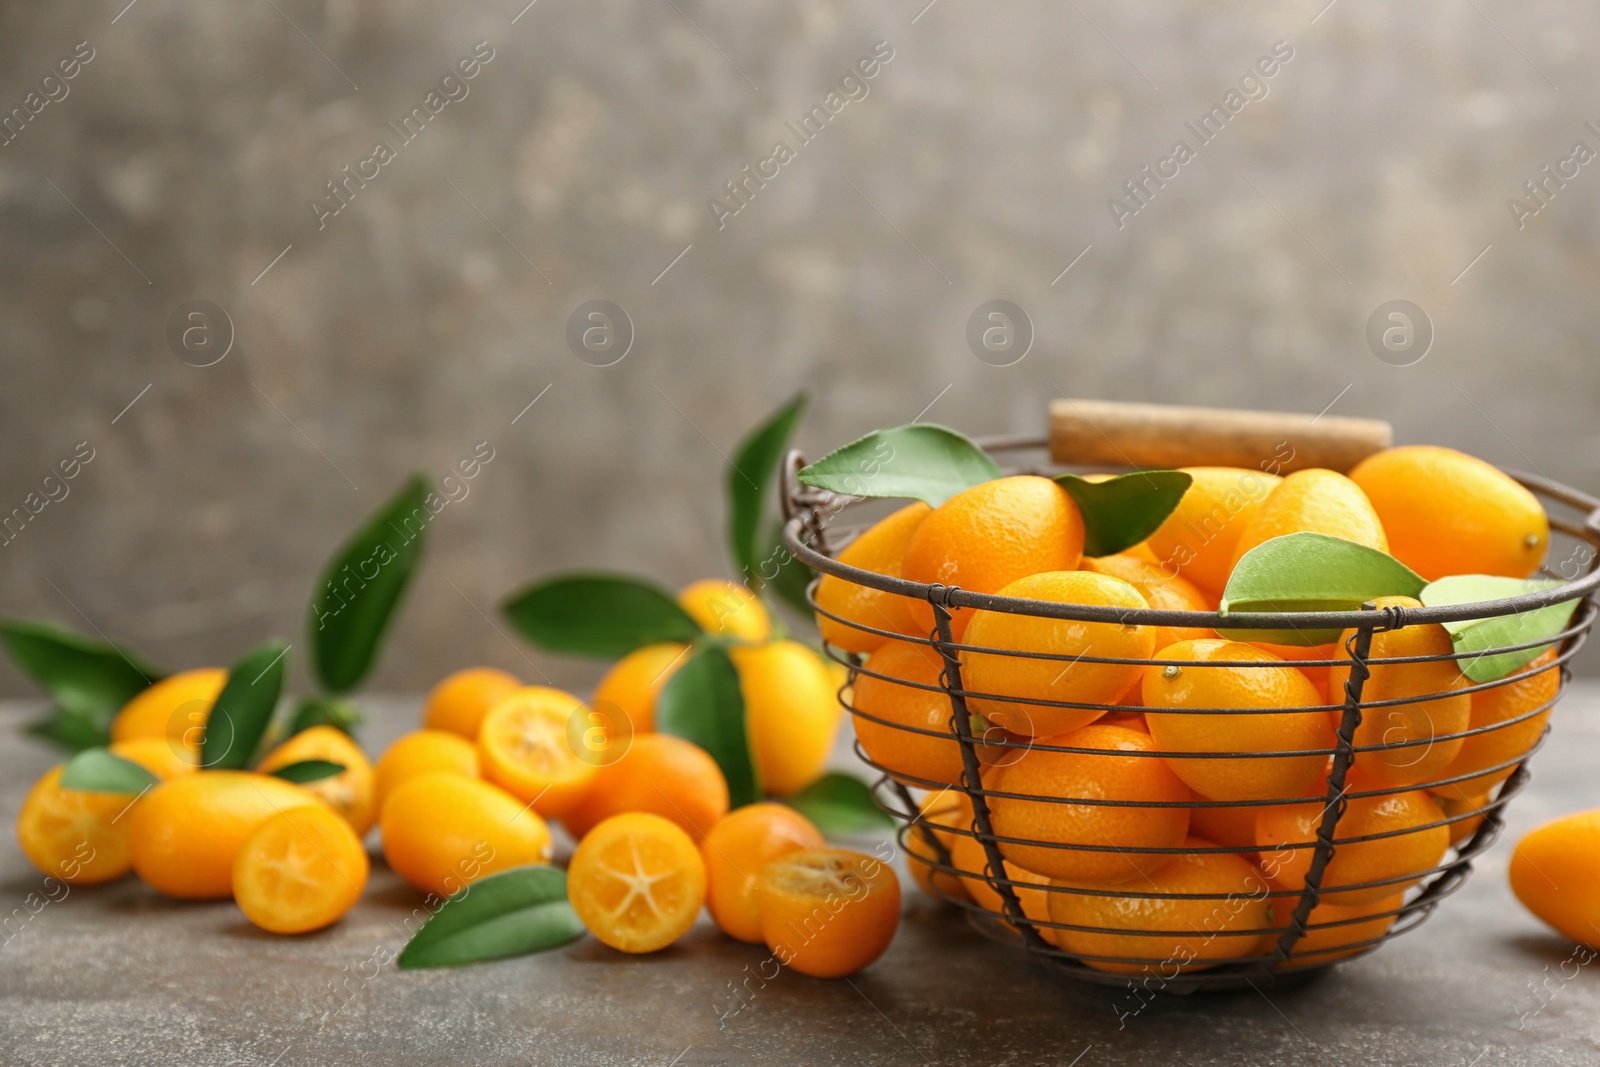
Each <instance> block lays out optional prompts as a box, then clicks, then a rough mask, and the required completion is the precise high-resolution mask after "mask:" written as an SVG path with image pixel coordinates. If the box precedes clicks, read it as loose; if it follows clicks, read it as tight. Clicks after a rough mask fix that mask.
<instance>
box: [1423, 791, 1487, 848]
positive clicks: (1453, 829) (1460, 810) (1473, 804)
mask: <svg viewBox="0 0 1600 1067" xmlns="http://www.w3.org/2000/svg"><path fill="white" fill-rule="evenodd" d="M1433 799H1434V800H1435V801H1437V802H1438V804H1439V810H1440V811H1442V812H1444V814H1445V817H1446V818H1448V819H1455V821H1454V822H1452V823H1451V824H1450V844H1451V845H1459V844H1461V843H1462V842H1463V841H1465V840H1467V839H1468V838H1470V837H1471V836H1472V835H1473V834H1475V833H1477V832H1478V827H1480V826H1482V825H1483V816H1484V814H1485V813H1486V812H1487V811H1488V810H1489V803H1490V801H1489V794H1488V793H1480V794H1478V795H1477V796H1475V797H1460V798H1458V797H1448V796H1439V795H1438V794H1437V793H1436V794H1434V798H1433Z"/></svg>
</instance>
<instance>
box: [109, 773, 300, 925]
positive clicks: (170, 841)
mask: <svg viewBox="0 0 1600 1067" xmlns="http://www.w3.org/2000/svg"><path fill="white" fill-rule="evenodd" d="M308 805H310V806H321V803H320V801H318V800H317V798H316V797H314V796H313V795H312V794H311V793H310V792H308V791H307V790H305V789H302V788H301V787H300V786H297V785H294V784H292V783H289V782H286V781H284V780H283V779H282V778H274V777H272V776H271V775H267V774H254V773H251V772H249V771H204V772H202V773H200V774H185V775H180V776H178V777H176V778H169V779H167V780H166V781H165V782H162V783H161V784H160V785H158V786H156V787H155V788H153V789H151V790H150V792H148V793H146V794H145V795H144V797H143V798H142V799H140V801H139V802H138V803H137V804H135V805H134V806H133V809H132V810H131V811H129V812H128V814H127V815H126V816H125V817H124V819H123V821H124V822H126V823H127V824H128V854H129V856H130V858H131V859H132V860H133V870H134V873H135V874H137V875H138V876H139V877H140V878H141V879H143V880H144V882H145V884H146V885H148V886H150V888H152V889H154V890H155V891H156V892H158V893H162V894H165V895H166V896H169V897H178V898H180V899H185V900H222V899H226V898H227V897H228V896H230V895H232V893H233V861H234V859H235V858H236V857H237V856H238V854H239V849H240V848H241V847H242V846H243V845H244V843H245V841H247V840H248V839H249V837H250V835H251V834H252V833H254V832H255V830H256V827H258V826H260V825H261V824H262V823H263V822H265V821H266V820H267V819H270V818H271V817H272V816H274V815H276V814H278V813H279V812H280V811H287V810H289V809H290V808H298V807H306V806H308Z"/></svg>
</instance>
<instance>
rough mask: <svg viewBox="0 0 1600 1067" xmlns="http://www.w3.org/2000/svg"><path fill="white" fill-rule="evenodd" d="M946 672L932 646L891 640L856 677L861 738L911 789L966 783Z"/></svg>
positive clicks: (872, 755)
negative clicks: (944, 686)
mask: <svg viewBox="0 0 1600 1067" xmlns="http://www.w3.org/2000/svg"><path fill="white" fill-rule="evenodd" d="M942 670H943V659H942V658H941V657H940V655H939V653H938V652H936V651H934V650H933V649H932V648H930V647H928V646H927V645H913V644H910V643H908V642H906V641H890V642H889V643H887V644H885V645H884V646H883V647H881V648H879V649H878V650H877V651H876V652H874V653H872V654H871V655H870V656H868V657H867V662H866V663H865V664H863V665H862V668H861V672H860V674H859V675H858V676H857V678H856V686H855V695H854V699H853V702H852V710H853V711H854V712H855V725H856V740H858V741H860V742H861V748H862V749H863V750H864V751H865V752H866V754H867V758H868V759H870V760H872V762H873V763H875V764H877V765H878V766H879V767H880V768H882V769H883V770H884V771H886V772H887V773H889V774H892V775H894V776H895V777H896V778H899V779H901V780H902V781H904V782H906V783H907V784H909V785H914V786H922V787H925V788H930V789H935V788H938V786H940V785H954V784H955V783H956V782H958V781H960V780H961V769H962V763H961V744H960V742H958V741H957V740H956V739H955V735H954V734H953V733H951V731H950V715H951V710H950V696H949V694H948V693H946V692H945V691H944V689H942V688H941V687H940V685H939V676H940V674H941V673H942ZM876 675H883V676H884V677H881V678H879V677H875V676H876ZM877 720H882V721H877ZM915 731H923V732H915Z"/></svg>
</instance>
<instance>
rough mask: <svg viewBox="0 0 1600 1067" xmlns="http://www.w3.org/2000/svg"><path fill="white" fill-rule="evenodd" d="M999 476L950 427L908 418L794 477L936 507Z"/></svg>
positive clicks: (837, 490) (981, 453)
mask: <svg viewBox="0 0 1600 1067" xmlns="http://www.w3.org/2000/svg"><path fill="white" fill-rule="evenodd" d="M998 477H1000V468H999V467H998V466H997V465H996V464H995V461H994V460H992V459H990V458H989V454H988V453H987V452H985V451H984V450H983V449H981V448H979V447H978V446H977V445H975V444H973V443H972V441H971V440H969V439H968V438H966V437H965V436H963V435H961V434H959V433H956V431H954V430H950V429H946V428H945V427H943V426H936V425H934V424H932V423H912V424H910V425H909V426H897V427H895V428H894V429H892V430H874V431H873V432H872V433H869V434H867V435H866V436H865V437H863V438H861V439H860V440H857V441H852V442H850V443H849V444H847V445H845V446H844V447H843V448H839V449H835V450H834V451H832V452H829V453H828V454H827V455H826V456H823V457H822V458H821V459H819V460H817V461H816V462H815V463H813V464H811V465H810V466H808V467H806V468H804V469H803V470H801V472H800V481H801V482H802V483H804V484H806V485H814V486H816V487H817V488H819V489H827V490H829V491H830V492H834V493H843V494H846V495H848V496H859V497H905V498H910V499H913V500H922V501H926V502H927V503H928V504H930V505H931V506H933V507H938V506H939V505H940V504H943V503H944V502H945V501H946V500H949V499H950V498H951V497H953V496H955V495H956V494H957V493H959V492H961V491H962V490H963V489H971V488H972V487H973V486H975V485H978V484H980V483H982V482H987V481H989V480H990V479H993V478H998Z"/></svg>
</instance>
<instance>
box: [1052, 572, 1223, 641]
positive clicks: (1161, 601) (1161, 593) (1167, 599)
mask: <svg viewBox="0 0 1600 1067" xmlns="http://www.w3.org/2000/svg"><path fill="white" fill-rule="evenodd" d="M1083 569H1084V570H1086V571H1094V572H1095V573H1096V574H1104V575H1106V576H1107V577H1111V578H1120V579H1122V580H1123V581H1125V582H1127V583H1128V584H1129V585H1131V586H1133V587H1134V588H1135V589H1137V590H1138V591H1139V595H1140V596H1142V597H1144V599H1145V602H1146V603H1147V604H1149V605H1150V606H1151V607H1152V608H1154V609H1156V610H1157V611H1215V610H1216V604H1215V603H1213V602H1212V600H1211V598H1209V597H1207V596H1206V594H1205V593H1203V592H1201V591H1200V588H1199V587H1198V586H1196V585H1195V584H1194V583H1193V582H1191V581H1189V580H1188V579H1187V578H1184V577H1182V576H1178V577H1172V578H1169V577H1167V575H1166V574H1165V572H1163V571H1162V569H1161V568H1160V567H1158V566H1155V565H1154V564H1151V563H1146V562H1145V561H1144V560H1141V559H1138V558H1137V557H1135V556H1131V555H1128V554H1127V553H1121V554H1118V555H1114V556H1097V557H1095V558H1093V559H1085V560H1084V561H1083ZM1150 630H1151V633H1152V634H1153V635H1154V636H1155V650H1156V651H1157V652H1160V651H1161V650H1162V649H1163V648H1166V647H1167V646H1168V645H1175V644H1177V643H1178V642H1179V641H1197V640H1200V639H1202V638H1206V637H1216V636H1217V634H1216V631H1215V630H1212V629H1209V628H1208V627H1205V626H1152V627H1151V628H1150Z"/></svg>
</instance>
